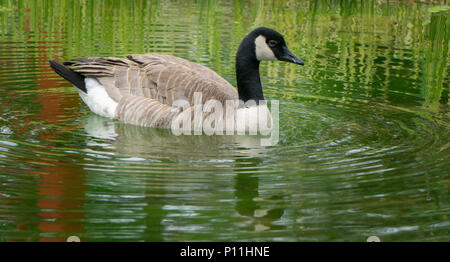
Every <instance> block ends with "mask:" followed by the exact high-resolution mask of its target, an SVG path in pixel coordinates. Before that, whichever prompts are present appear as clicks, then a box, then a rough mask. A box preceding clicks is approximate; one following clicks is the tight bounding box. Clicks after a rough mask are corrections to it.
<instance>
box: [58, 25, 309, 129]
mask: <svg viewBox="0 0 450 262" xmlns="http://www.w3.org/2000/svg"><path fill="white" fill-rule="evenodd" d="M126 57H127V58H115V57H90V58H80V59H74V60H72V61H69V62H65V63H59V62H58V61H55V60H50V66H51V67H52V68H53V70H54V71H55V72H56V73H58V74H59V75H60V76H61V77H63V78H64V79H66V80H67V81H69V82H71V83H72V84H73V85H74V86H75V87H77V88H78V91H79V94H80V97H81V98H82V99H83V101H84V102H85V103H86V104H87V106H88V107H89V108H90V110H91V111H92V112H94V113H96V114H99V115H101V116H105V117H109V118H114V119H118V120H120V121H122V122H124V123H128V124H134V125H140V126H149V127H158V128H171V125H172V122H173V121H174V120H179V119H180V118H182V117H188V118H189V119H190V118H195V114H198V111H195V109H194V108H193V107H190V108H189V109H190V110H185V108H182V107H180V106H179V104H178V103H177V102H178V101H185V102H188V103H189V105H193V104H195V103H196V101H195V100H196V99H201V102H202V103H205V106H204V108H203V111H204V112H210V114H205V115H202V117H201V119H200V120H199V119H197V120H195V119H194V121H197V122H198V121H200V122H202V121H206V120H207V119H208V117H210V116H211V115H212V113H211V111H213V110H211V107H212V108H214V103H210V104H209V109H207V110H205V108H208V106H207V105H206V104H207V103H208V102H209V101H218V102H220V103H221V104H222V105H225V104H226V103H227V101H236V103H234V104H233V106H234V107H233V109H232V113H231V114H227V116H228V117H229V116H233V118H232V119H233V120H231V122H227V120H228V118H226V119H223V120H225V121H224V122H225V123H223V124H220V129H227V128H231V129H233V130H234V128H236V126H237V124H236V123H235V119H236V117H238V116H239V115H244V114H252V112H255V110H256V109H261V108H265V109H266V110H265V111H264V110H263V111H260V112H263V114H266V115H267V117H268V118H269V121H271V120H272V119H271V115H270V112H269V110H268V109H267V106H266V104H265V103H261V102H260V101H262V100H264V95H263V90H262V86H261V81H260V76H259V63H260V61H263V60H280V61H287V62H291V63H295V64H298V65H303V61H302V60H300V59H299V58H297V57H296V56H295V55H294V54H292V53H291V51H289V49H288V48H287V46H286V42H285V40H284V38H283V36H282V35H281V34H280V33H278V32H276V31H274V30H272V29H270V28H265V27H260V28H257V29H255V30H253V31H252V32H250V33H249V34H248V35H247V36H245V37H244V39H243V40H242V42H241V44H240V45H239V48H238V51H237V53H236V77H237V91H236V89H235V88H234V87H233V86H232V85H231V84H230V83H228V82H227V81H226V80H225V79H223V78H222V77H220V76H219V75H218V74H216V73H215V72H214V71H212V70H211V69H209V68H207V67H205V66H202V65H200V64H196V63H193V62H189V61H187V60H184V59H182V58H179V57H175V56H171V55H164V54H155V53H148V54H132V55H127V56H126ZM199 92H200V94H201V96H200V97H198V96H197V97H196V96H195V94H198V93H199ZM240 100H241V101H243V102H244V103H246V104H244V105H243V104H242V102H241V103H240V104H239V103H237V102H238V101H240ZM251 101H255V103H253V104H252V103H248V102H251ZM197 102H198V101H197ZM176 105H177V106H176ZM227 105H228V104H227ZM252 105H253V106H252ZM191 113H192V114H191ZM224 114H225V113H224ZM227 116H226V117H227ZM195 124H196V123H194V125H195ZM197 124H198V123H197ZM214 125H216V128H219V125H218V124H217V123H214ZM247 125H250V124H247ZM200 126H201V124H200ZM246 128H248V126H247V127H246Z"/></svg>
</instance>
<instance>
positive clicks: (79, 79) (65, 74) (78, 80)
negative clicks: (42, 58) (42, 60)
mask: <svg viewBox="0 0 450 262" xmlns="http://www.w3.org/2000/svg"><path fill="white" fill-rule="evenodd" d="M49 62H50V67H51V68H53V70H55V72H56V73H57V74H58V75H60V76H61V77H62V78H64V79H66V80H67V81H69V82H70V83H72V84H73V85H74V86H76V87H77V88H78V89H80V90H81V91H83V92H85V93H87V90H86V85H85V83H84V78H85V77H84V76H83V75H81V74H80V73H77V72H75V71H73V70H72V69H70V68H69V67H67V66H65V65H63V64H61V63H60V62H58V61H56V60H50V61H49Z"/></svg>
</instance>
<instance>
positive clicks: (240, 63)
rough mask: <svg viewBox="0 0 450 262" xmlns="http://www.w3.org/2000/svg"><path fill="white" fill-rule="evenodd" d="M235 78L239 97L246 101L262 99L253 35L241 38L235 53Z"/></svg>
mask: <svg viewBox="0 0 450 262" xmlns="http://www.w3.org/2000/svg"><path fill="white" fill-rule="evenodd" d="M236 79H237V88H238V93H239V99H240V100H242V101H244V102H247V101H249V100H254V101H255V102H256V103H257V104H258V103H259V100H264V94H263V91H262V86H261V79H260V76H259V61H258V60H257V59H256V55H255V41H254V36H252V35H248V36H246V37H245V38H244V40H242V42H241V44H240V45H239V48H238V51H237V53H236Z"/></svg>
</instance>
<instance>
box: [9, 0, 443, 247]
mask: <svg viewBox="0 0 450 262" xmlns="http://www.w3.org/2000/svg"><path fill="white" fill-rule="evenodd" d="M445 2H446V1H441V2H439V1H438V2H435V3H432V4H427V3H410V2H405V3H403V2H401V1H399V2H394V3H387V2H384V1H332V2H328V1H299V2H295V1H267V2H257V1H256V2H253V1H252V3H247V2H240V1H236V2H230V1H212V2H204V1H197V2H186V3H185V2H181V3H179V2H176V1H160V2H159V1H60V0H55V1H11V0H0V90H1V92H0V110H1V112H0V113H1V114H0V241H64V240H65V239H66V238H67V237H68V236H72V235H76V236H79V237H80V238H81V240H82V241H141V240H145V241H190V240H199V241H211V240H214V241H240V240H246V241H365V240H366V239H367V237H369V236H373V235H375V236H378V237H379V238H380V239H381V241H448V240H450V237H449V236H450V234H449V229H450V220H449V213H450V205H449V184H450V178H449V174H450V172H449V171H450V165H449V164H450V161H449V153H450V149H449V145H450V139H449V127H450V125H449V116H450V115H449V112H450V110H449V102H448V97H449V68H450V67H449V37H450V33H449V31H448V28H449V27H448V26H449V23H450V20H449V18H448V17H449V16H448V14H449V13H448V9H447V11H446V10H445V9H446V7H445V5H446V4H447V6H448V3H445ZM257 26H270V27H272V28H274V29H277V30H278V31H280V32H282V33H283V34H284V35H285V38H286V40H287V43H288V46H289V48H290V49H291V50H292V51H293V53H294V54H296V55H297V56H298V57H300V58H301V59H303V60H304V61H305V66H304V67H300V66H296V65H292V64H286V63H281V62H266V63H264V64H263V65H262V67H261V75H262V82H263V87H264V92H265V96H266V98H267V99H277V100H279V101H280V141H279V143H278V144H277V145H275V146H272V147H261V146H260V145H259V140H257V139H255V138H254V137H249V136H247V137H246V136H179V137H176V136H173V135H172V134H171V133H170V132H168V131H165V130H156V129H149V128H141V127H135V126H128V125H123V124H120V123H118V122H115V121H111V120H108V119H105V118H102V117H99V116H96V115H94V114H92V113H90V112H89V110H88V108H87V107H86V106H85V105H84V104H83V102H82V101H81V99H80V98H79V97H78V94H77V92H76V90H75V89H74V88H73V87H71V85H70V84H69V83H67V82H66V81H64V80H63V79H61V78H60V77H59V76H57V75H56V74H55V73H54V72H53V71H52V70H51V69H50V68H49V66H48V62H47V61H48V60H49V59H57V60H60V61H65V60H69V59H72V58H77V57H86V56H124V55H126V54H129V53H144V52H162V53H169V54H173V55H177V56H180V57H183V58H186V59H189V60H191V61H194V62H198V63H201V64H203V65H206V66H208V67H210V68H212V69H213V70H215V71H216V72H218V73H219V74H220V75H222V76H223V77H224V78H226V79H227V80H228V81H230V82H231V83H232V84H233V85H235V84H236V81H235V76H234V54H235V52H236V49H237V46H238V44H239V42H240V40H241V39H242V37H243V36H244V35H245V34H246V33H248V32H249V30H251V29H252V28H255V27H257Z"/></svg>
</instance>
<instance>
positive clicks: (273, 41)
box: [269, 40, 278, 47]
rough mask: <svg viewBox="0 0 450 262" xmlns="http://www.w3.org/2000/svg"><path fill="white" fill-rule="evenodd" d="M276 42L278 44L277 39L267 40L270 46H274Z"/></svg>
mask: <svg viewBox="0 0 450 262" xmlns="http://www.w3.org/2000/svg"><path fill="white" fill-rule="evenodd" d="M277 44H278V42H277V41H275V40H269V46H270V47H274V46H276V45H277Z"/></svg>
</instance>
